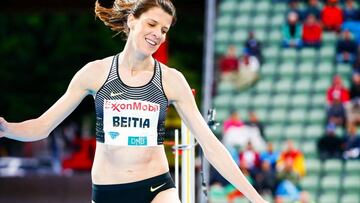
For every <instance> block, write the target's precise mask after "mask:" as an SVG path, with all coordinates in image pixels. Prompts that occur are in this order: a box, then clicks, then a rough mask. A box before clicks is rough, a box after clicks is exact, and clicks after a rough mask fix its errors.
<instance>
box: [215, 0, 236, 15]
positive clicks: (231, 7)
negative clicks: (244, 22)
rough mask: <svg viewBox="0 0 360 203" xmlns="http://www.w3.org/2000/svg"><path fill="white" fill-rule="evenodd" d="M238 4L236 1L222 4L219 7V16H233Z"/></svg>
mask: <svg viewBox="0 0 360 203" xmlns="http://www.w3.org/2000/svg"><path fill="white" fill-rule="evenodd" d="M236 7H237V2H236V0H232V1H225V2H222V3H221V4H220V6H219V14H220V15H226V14H233V13H234V12H235V11H236Z"/></svg>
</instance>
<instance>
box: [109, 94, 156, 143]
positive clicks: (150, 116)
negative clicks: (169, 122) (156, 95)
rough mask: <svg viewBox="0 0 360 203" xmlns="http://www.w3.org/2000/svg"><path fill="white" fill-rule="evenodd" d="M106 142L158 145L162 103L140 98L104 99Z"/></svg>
mask: <svg viewBox="0 0 360 203" xmlns="http://www.w3.org/2000/svg"><path fill="white" fill-rule="evenodd" d="M103 108H104V115H106V116H104V133H105V142H104V143H105V144H109V145H118V146H142V147H147V146H157V145H158V132H157V128H158V119H159V112H160V105H159V104H156V103H152V102H147V101H139V100H106V99H105V100H104V107H103Z"/></svg>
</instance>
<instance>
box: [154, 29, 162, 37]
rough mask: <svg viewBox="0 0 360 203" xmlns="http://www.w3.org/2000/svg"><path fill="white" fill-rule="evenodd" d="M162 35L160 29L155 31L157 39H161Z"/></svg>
mask: <svg viewBox="0 0 360 203" xmlns="http://www.w3.org/2000/svg"><path fill="white" fill-rule="evenodd" d="M161 34H162V32H161V30H160V29H156V30H155V31H154V37H155V38H156V39H160V38H161Z"/></svg>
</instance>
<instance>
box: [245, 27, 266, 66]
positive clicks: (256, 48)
mask: <svg viewBox="0 0 360 203" xmlns="http://www.w3.org/2000/svg"><path fill="white" fill-rule="evenodd" d="M245 49H246V50H245V51H246V52H247V53H248V54H249V55H250V56H255V57H256V58H257V59H258V61H259V62H260V63H262V62H263V56H262V52H261V42H260V41H259V40H257V39H256V38H255V34H254V32H249V35H248V38H247V40H246V42H245Z"/></svg>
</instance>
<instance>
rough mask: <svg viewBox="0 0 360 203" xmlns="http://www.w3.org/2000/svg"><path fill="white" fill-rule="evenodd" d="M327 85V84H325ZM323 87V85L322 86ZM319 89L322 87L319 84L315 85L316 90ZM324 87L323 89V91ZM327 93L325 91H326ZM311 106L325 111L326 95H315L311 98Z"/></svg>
mask: <svg viewBox="0 0 360 203" xmlns="http://www.w3.org/2000/svg"><path fill="white" fill-rule="evenodd" d="M325 84H326V83H325ZM321 85H323V84H321ZM316 88H319V89H320V86H319V84H318V83H315V89H316ZM322 88H323V87H321V89H322ZM324 91H325V90H324ZM311 105H312V107H313V108H323V109H324V111H325V106H326V95H325V94H324V93H319V94H315V95H313V96H312V97H311Z"/></svg>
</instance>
